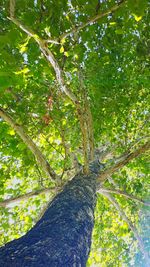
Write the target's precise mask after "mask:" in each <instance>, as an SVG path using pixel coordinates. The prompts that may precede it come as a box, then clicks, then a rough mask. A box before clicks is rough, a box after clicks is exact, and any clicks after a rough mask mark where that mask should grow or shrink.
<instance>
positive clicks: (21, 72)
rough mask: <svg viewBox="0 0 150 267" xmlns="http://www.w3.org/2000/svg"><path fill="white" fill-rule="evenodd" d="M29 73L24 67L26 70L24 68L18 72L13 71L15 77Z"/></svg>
mask: <svg viewBox="0 0 150 267" xmlns="http://www.w3.org/2000/svg"><path fill="white" fill-rule="evenodd" d="M28 72H29V69H28V68H27V67H26V68H24V69H22V70H20V71H15V72H14V73H15V74H16V75H19V74H26V73H28Z"/></svg>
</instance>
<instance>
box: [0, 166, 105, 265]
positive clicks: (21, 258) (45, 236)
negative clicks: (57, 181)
mask: <svg viewBox="0 0 150 267" xmlns="http://www.w3.org/2000/svg"><path fill="white" fill-rule="evenodd" d="M91 171H92V173H91V174H90V175H88V176H83V174H78V175H76V176H75V177H74V178H73V179H72V180H71V181H70V182H68V184H67V185H66V186H65V188H64V190H63V191H62V192H61V193H59V194H58V195H57V196H56V197H55V198H54V199H53V201H52V202H51V203H50V205H49V207H48V209H47V211H46V212H45V214H44V215H43V217H42V218H41V219H40V221H39V222H38V223H37V224H36V225H35V226H34V227H33V228H32V229H31V230H30V231H29V232H28V233H27V234H26V235H25V236H23V237H21V238H19V239H17V240H14V241H12V242H10V243H8V244H6V245H5V246H4V247H2V248H1V249H0V267H4V266H5V267H10V266H11V267H33V266H34V267H42V266H45V267H46V266H52V267H62V266H64V267H65V266H66V267H79V266H81V267H84V266H86V262H87V259H88V255H89V252H90V245H91V234H92V229H93V225H94V207H95V202H96V177H97V173H98V172H99V171H100V165H97V163H96V164H94V165H93V164H92V165H91Z"/></svg>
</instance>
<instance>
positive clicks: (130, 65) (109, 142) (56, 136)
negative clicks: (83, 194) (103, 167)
mask: <svg viewBox="0 0 150 267" xmlns="http://www.w3.org/2000/svg"><path fill="white" fill-rule="evenodd" d="M122 2H123V3H121V5H120V7H119V8H118V9H117V10H115V11H114V12H110V13H109V14H107V15H105V16H103V17H102V18H100V19H98V20H96V21H95V22H91V23H90V24H89V25H87V26H86V27H84V28H83V29H80V30H79V31H76V29H77V28H78V27H79V26H81V25H84V24H85V23H86V22H87V21H88V20H91V18H92V17H93V18H94V17H95V16H97V15H98V14H102V13H105V12H106V11H109V10H110V9H111V8H112V7H113V6H114V5H116V4H117V1H114V0H110V1H97V0H93V1H83V0H68V1H67V0H62V1H54V0H51V1H48V0H37V1H36V0H34V1H33V0H32V1H31V0H24V1H16V6H15V17H16V18H17V19H18V21H20V23H22V24H23V25H25V27H29V28H30V29H31V30H33V31H34V32H35V33H36V34H37V35H38V36H40V38H42V39H43V40H48V39H50V40H49V42H46V45H47V47H48V48H49V49H50V51H51V52H52V53H53V55H54V56H55V59H56V61H57V63H58V64H59V66H60V68H61V69H62V71H63V74H64V80H65V84H66V85H67V86H68V88H69V89H70V90H71V91H72V92H73V93H74V94H75V95H76V97H77V98H78V100H79V102H80V106H81V107H82V110H83V112H85V113H86V110H87V106H90V109H91V113H92V118H93V129H94V143H95V147H102V148H104V147H105V146H107V147H108V148H109V150H110V151H111V152H112V153H111V155H113V157H118V156H119V155H120V154H122V153H123V152H124V151H126V150H127V149H129V148H131V147H137V146H139V145H140V144H143V143H144V142H145V141H146V140H147V138H148V120H149V102H148V100H149V99H148V91H149V59H150V36H149V32H148V24H149V15H150V14H149V4H148V2H147V1H146V0H136V1H135V0H134V1H133V0H130V1H122ZM9 16H10V14H9V5H8V1H4V0H1V12H0V26H1V27H0V62H1V64H0V95H1V100H0V104H1V107H2V108H3V110H5V111H6V112H7V114H9V115H10V116H11V117H12V118H13V120H14V121H15V122H16V123H17V124H18V125H21V126H22V127H23V129H24V131H25V132H26V133H27V134H28V136H30V137H31V138H32V140H33V141H34V142H35V143H36V145H37V146H38V147H39V148H40V150H41V151H42V152H43V154H44V155H45V157H46V158H47V160H48V161H49V162H50V165H51V166H52V168H53V169H54V170H55V171H56V173H57V174H58V175H61V176H62V177H61V178H62V183H64V182H65V181H66V180H67V179H68V178H70V177H68V176H70V175H71V174H72V175H73V173H74V170H71V171H70V169H72V166H73V160H74V155H76V157H77V159H78V161H79V162H80V164H83V162H84V157H83V153H82V146H83V144H82V131H81V129H80V124H79V119H78V115H77V111H76V106H75V105H74V103H73V102H72V101H71V100H70V99H69V97H67V96H66V95H65V94H64V92H63V91H62V90H61V88H60V85H59V84H58V80H57V79H56V74H55V72H54V69H53V67H52V66H51V65H50V64H49V63H48V62H47V60H46V59H45V57H44V56H43V53H42V52H41V51H40V49H39V46H38V44H37V42H35V40H34V38H32V37H31V36H30V35H29V34H27V33H26V32H25V31H23V30H22V29H20V27H19V26H18V25H16V24H15V23H13V21H12V20H11V19H9ZM72 29H73V31H72V33H71V34H70V35H68V36H65V34H64V33H65V32H68V31H69V30H72ZM29 31H30V30H29ZM51 40H56V41H55V42H56V43H52V42H51ZM0 123H1V128H0V137H1V139H0V147H1V152H0V156H1V163H0V174H1V179H0V201H1V202H2V203H3V201H4V200H5V199H9V198H16V197H18V196H21V195H25V194H27V193H29V192H31V191H38V190H41V189H44V188H52V190H51V191H47V193H42V194H39V195H37V196H36V197H35V196H34V197H32V198H31V197H30V198H26V199H24V200H21V201H20V202H17V204H16V203H10V205H8V206H7V207H3V206H2V205H1V207H0V218H1V225H0V233H1V235H0V236H1V237H0V244H1V245H3V244H5V243H6V242H8V241H10V240H12V239H15V238H18V237H19V236H21V235H23V234H24V233H26V232H27V231H28V229H30V228H31V227H32V226H33V225H34V224H35V222H36V221H37V220H38V218H39V216H40V215H39V214H40V213H41V211H42V210H43V208H44V206H45V205H46V203H47V201H48V200H49V199H51V198H52V197H53V195H54V193H55V192H54V190H53V189H54V187H55V183H54V181H52V180H50V179H49V177H47V176H46V174H45V173H44V171H43V170H42V168H41V166H39V164H38V163H37V161H36V159H35V156H34V155H33V154H32V152H31V151H30V150H29V149H28V147H27V146H26V144H25V143H24V142H23V141H22V140H21V139H20V137H19V136H18V135H17V133H16V132H15V131H14V129H13V128H12V127H11V126H10V125H8V123H6V122H5V120H3V119H1V120H0ZM147 156H148V154H147V153H145V154H142V155H141V156H140V157H139V158H137V159H135V160H134V161H132V162H130V163H129V164H128V165H126V166H125V167H124V168H122V169H120V171H119V172H117V173H114V174H113V176H112V177H111V178H109V179H108V180H107V181H106V182H105V188H108V189H110V188H111V189H115V190H121V191H125V192H127V193H128V194H133V195H134V196H136V197H139V198H141V199H143V200H148V182H149V181H148V161H147ZM107 160H108V161H109V159H105V161H107ZM109 164H111V162H110V163H109ZM62 174H63V175H62ZM113 196H114V197H115V199H116V200H117V201H118V203H119V205H120V208H121V210H123V211H124V212H125V214H126V215H127V217H128V218H129V220H130V221H132V223H133V225H136V227H137V229H138V232H139V234H140V236H141V238H142V239H143V244H144V246H145V250H146V251H148V249H149V248H150V239H149V238H148V235H149V232H148V207H147V206H143V205H142V204H140V203H138V202H136V201H133V199H128V198H125V196H122V195H118V194H113ZM95 217H96V222H95V228H94V231H93V244H92V249H91V254H90V257H89V262H88V266H103V267H105V266H107V267H108V266H109V267H111V266H112V267H113V266H139V267H141V266H144V260H143V256H142V254H141V252H140V250H139V247H138V241H137V239H136V238H135V237H134V234H133V231H131V229H130V227H128V225H127V222H125V221H124V220H123V218H122V217H121V216H120V214H119V215H118V211H117V210H116V209H115V207H114V206H113V204H112V203H111V202H110V201H109V199H108V198H107V197H104V196H103V195H101V194H98V201H97V207H96V211H95ZM94 264H95V265H94Z"/></svg>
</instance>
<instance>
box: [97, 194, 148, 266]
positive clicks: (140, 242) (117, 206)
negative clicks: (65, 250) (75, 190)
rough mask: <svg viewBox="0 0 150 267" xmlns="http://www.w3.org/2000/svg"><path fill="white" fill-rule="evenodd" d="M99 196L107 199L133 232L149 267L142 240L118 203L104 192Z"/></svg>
mask: <svg viewBox="0 0 150 267" xmlns="http://www.w3.org/2000/svg"><path fill="white" fill-rule="evenodd" d="M101 194H102V195H104V196H105V197H107V198H108V199H109V200H110V202H111V203H112V204H113V205H114V207H115V208H116V209H117V210H118V212H119V214H120V216H121V217H122V219H123V220H124V221H125V222H126V223H127V224H128V226H129V228H130V229H131V231H132V232H133V234H134V236H135V238H136V239H137V241H138V243H139V247H140V250H141V252H142V254H143V256H144V258H145V261H146V264H147V267H148V266H150V258H149V255H148V253H147V251H146V250H145V248H144V243H143V240H142V239H141V237H140V236H139V234H138V231H137V229H136V227H135V226H134V225H133V224H132V222H131V221H130V220H129V219H128V217H127V216H126V214H125V212H124V211H123V210H122V208H121V207H120V205H119V204H118V202H117V201H116V200H115V198H114V197H112V196H110V194H109V193H106V192H101Z"/></svg>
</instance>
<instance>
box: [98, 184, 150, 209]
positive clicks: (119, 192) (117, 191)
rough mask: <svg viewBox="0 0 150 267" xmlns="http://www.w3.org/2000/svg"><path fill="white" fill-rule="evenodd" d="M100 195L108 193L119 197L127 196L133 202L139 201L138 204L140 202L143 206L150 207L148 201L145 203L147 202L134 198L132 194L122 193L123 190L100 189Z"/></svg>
mask: <svg viewBox="0 0 150 267" xmlns="http://www.w3.org/2000/svg"><path fill="white" fill-rule="evenodd" d="M98 192H99V193H101V192H106V193H112V194H113V193H114V194H117V195H122V196H125V197H127V198H130V199H132V200H134V201H137V202H139V203H141V204H143V205H145V206H150V202H147V201H145V200H143V199H141V198H138V197H135V196H133V195H131V194H128V193H127V192H124V191H121V190H119V189H118V190H116V189H109V188H108V189H107V188H103V187H102V188H100V189H99V191H98Z"/></svg>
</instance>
